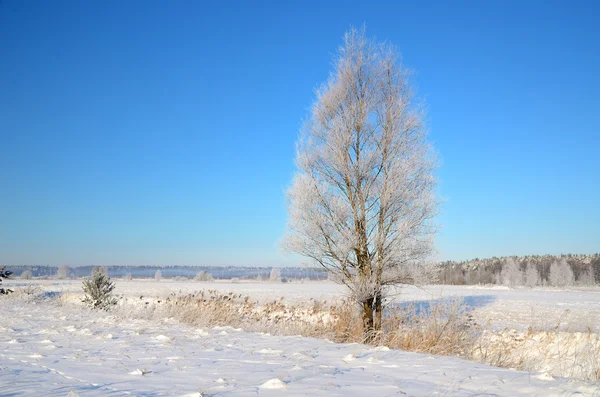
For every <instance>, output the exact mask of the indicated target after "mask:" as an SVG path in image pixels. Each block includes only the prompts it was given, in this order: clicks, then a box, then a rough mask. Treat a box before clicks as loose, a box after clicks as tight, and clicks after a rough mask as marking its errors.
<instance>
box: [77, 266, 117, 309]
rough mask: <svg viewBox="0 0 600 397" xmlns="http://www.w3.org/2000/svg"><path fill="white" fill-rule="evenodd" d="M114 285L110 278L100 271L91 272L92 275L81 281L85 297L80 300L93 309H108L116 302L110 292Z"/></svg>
mask: <svg viewBox="0 0 600 397" xmlns="http://www.w3.org/2000/svg"><path fill="white" fill-rule="evenodd" d="M114 289H115V285H114V283H113V282H112V281H110V278H109V277H108V276H107V275H106V274H104V273H103V272H101V271H95V272H92V275H91V276H90V277H89V278H87V279H85V280H84V281H83V292H84V293H85V297H84V298H83V300H82V302H83V303H85V304H86V305H88V306H90V307H91V308H93V309H102V310H108V309H109V308H110V307H111V306H113V305H115V304H116V303H117V300H116V299H115V298H114V297H113V295H112V292H113V290H114Z"/></svg>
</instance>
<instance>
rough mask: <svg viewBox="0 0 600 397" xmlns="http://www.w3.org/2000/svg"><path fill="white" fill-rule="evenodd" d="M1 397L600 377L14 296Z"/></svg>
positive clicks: (562, 385)
mask: <svg viewBox="0 0 600 397" xmlns="http://www.w3.org/2000/svg"><path fill="white" fill-rule="evenodd" d="M0 395H2V396H39V395H43V396H47V397H50V396H123V395H133V396H200V395H202V396H211V395H215V396H216V395H223V396H250V395H252V396H256V395H261V396H263V395H264V396H276V395H277V396H280V395H281V396H300V395H311V396H317V395H320V396H365V395H371V396H397V395H405V396H449V395H452V396H574V395H576V396H599V395H600V389H599V386H598V384H593V383H586V382H581V381H572V380H566V379H563V378H555V379H553V378H552V377H549V376H547V375H544V374H538V373H527V372H520V371H511V370H506V369H499V368H494V367H488V366H485V365H481V364H476V363H473V362H469V361H464V360H460V359H457V358H452V357H436V356H430V355H424V354H416V353H407V352H401V351H393V350H387V349H386V348H372V347H367V346H364V345H358V344H334V343H329V342H327V341H324V340H317V339H311V338H302V337H280V336H271V335H268V334H259V333H247V332H244V331H241V330H235V329H232V328H227V327H226V328H213V329H198V328H193V327H188V326H185V325H182V324H180V323H177V322H175V321H173V320H170V319H163V320H162V321H156V320H144V319H139V318H136V319H128V318H126V317H125V316H123V315H120V314H110V313H105V312H92V311H90V310H86V309H82V308H80V307H77V306H75V305H69V304H67V305H57V304H55V303H54V304H53V303H48V302H46V303H37V304H34V303H26V302H23V301H20V300H18V299H10V300H6V301H5V303H4V304H3V313H2V317H1V318H0Z"/></svg>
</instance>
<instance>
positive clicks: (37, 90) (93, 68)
mask: <svg viewBox="0 0 600 397" xmlns="http://www.w3.org/2000/svg"><path fill="white" fill-rule="evenodd" d="M323 3H325V2H272V3H268V2H247V3H236V2H212V3H209V2H196V1H190V2H185V1H174V2H167V1H163V2H156V1H134V0H132V1H126V2H121V1H96V2H87V1H85V2H84V1H61V0H59V1H51V2H50V1H38V2H35V1H16V0H4V1H2V2H1V3H0V138H1V140H0V189H1V190H0V263H3V264H9V265H18V264H49V265H56V264H63V263H65V264H69V265H82V264H87V265H97V264H100V265H114V264H124V265H142V264H148V265H150V264H158V265H175V264H182V265H194V264H199V265H200V264H202V265H228V264H232V265H283V264H287V265H291V264H296V263H298V262H299V259H298V258H295V257H286V256H285V255H284V254H283V253H282V251H281V250H280V248H279V246H278V242H279V240H280V238H281V236H282V234H283V232H284V230H285V224H286V204H285V194H284V192H285V190H286V188H287V186H288V185H289V184H290V181H291V178H292V175H293V173H294V142H295V140H296V138H297V135H298V131H299V129H300V126H301V124H302V120H303V119H304V118H305V117H307V115H308V109H309V107H310V105H311V103H312V101H313V100H314V88H315V87H316V86H318V85H319V84H321V83H322V82H324V81H325V80H326V79H327V76H328V73H329V71H330V70H331V54H332V53H334V52H335V51H336V48H337V47H338V46H339V45H340V43H341V37H342V35H343V33H344V32H345V31H346V30H347V29H348V28H349V27H350V26H361V25H363V24H366V26H367V32H368V35H370V36H374V37H376V38H377V39H380V40H388V41H390V42H392V43H394V44H396V45H397V46H398V48H399V49H400V51H401V52H402V54H403V57H404V62H405V64H407V65H408V66H409V67H411V68H413V69H414V70H415V71H416V73H417V74H416V81H415V82H416V85H417V87H418V91H419V94H420V95H421V96H422V97H423V98H424V99H425V100H426V102H427V106H428V109H429V114H428V119H429V120H428V121H429V128H430V138H431V140H432V142H433V143H434V145H435V147H436V149H437V150H438V151H439V153H440V156H441V158H442V159H443V162H442V167H441V168H440V171H439V179H440V183H439V191H440V195H441V196H442V197H443V198H444V201H445V202H444V205H443V207H442V214H441V215H440V217H439V219H438V222H439V223H440V224H441V225H442V226H443V229H442V232H441V233H440V235H439V236H438V237H437V240H436V241H437V247H438V250H439V257H440V258H441V259H467V258H474V257H489V256H493V255H496V256H500V255H512V254H544V253H550V254H558V253H567V252H571V253H592V252H597V251H599V250H600V249H599V248H600V245H599V242H600V226H599V225H600V209H599V207H600V206H599V204H600V199H599V197H600V162H598V148H599V147H600V120H599V118H600V93H599V91H600V76H599V73H598V70H600V44H599V43H600V27H599V26H598V24H597V20H598V17H599V16H600V3H598V2H595V1H590V2H584V1H576V2H568V1H564V2H552V1H550V2H548V1H543V2H542V1H527V2H509V1H497V2H492V1H489V2H478V1H469V2H460V1H459V2H433V3H431V2H417V1H411V2H399V1H390V2H376V1H373V2H364V1H360V2H354V3H353V2H348V1H344V2H337V3H336V2H327V4H323Z"/></svg>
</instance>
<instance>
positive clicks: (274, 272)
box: [269, 267, 281, 283]
mask: <svg viewBox="0 0 600 397" xmlns="http://www.w3.org/2000/svg"><path fill="white" fill-rule="evenodd" d="M269 281H270V282H272V283H280V282H281V270H280V269H278V268H276V267H274V268H273V269H271V273H270V274H269Z"/></svg>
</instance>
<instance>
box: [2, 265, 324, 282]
mask: <svg viewBox="0 0 600 397" xmlns="http://www.w3.org/2000/svg"><path fill="white" fill-rule="evenodd" d="M94 268H95V266H77V267H68V266H65V265H63V266H59V267H56V266H7V270H10V271H12V272H13V276H14V277H19V276H22V275H25V277H23V278H28V277H33V278H58V279H67V278H80V277H88V276H89V275H91V273H92V270H94ZM102 268H103V269H107V272H108V275H109V276H110V277H117V278H155V276H156V272H157V271H158V270H160V274H161V277H162V278H173V279H174V278H178V279H192V278H195V277H197V276H198V274H199V273H203V272H206V273H208V274H210V275H211V276H212V277H213V278H214V279H215V280H231V279H240V280H252V279H254V280H268V279H269V277H270V274H271V270H272V269H273V268H272V267H245V266H102ZM280 274H281V279H282V280H283V279H289V280H292V279H300V280H302V279H310V280H325V279H327V272H326V271H325V270H321V269H315V268H307V267H284V268H280Z"/></svg>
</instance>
